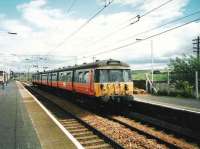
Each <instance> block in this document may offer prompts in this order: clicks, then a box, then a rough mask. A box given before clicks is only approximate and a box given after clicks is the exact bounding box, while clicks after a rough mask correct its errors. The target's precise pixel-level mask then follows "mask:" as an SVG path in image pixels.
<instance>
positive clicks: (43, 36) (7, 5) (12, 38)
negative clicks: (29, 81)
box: [0, 0, 200, 71]
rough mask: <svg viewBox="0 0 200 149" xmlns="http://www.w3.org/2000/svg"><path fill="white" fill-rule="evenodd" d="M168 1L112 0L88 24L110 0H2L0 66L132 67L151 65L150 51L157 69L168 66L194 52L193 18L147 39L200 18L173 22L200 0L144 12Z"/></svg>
mask: <svg viewBox="0 0 200 149" xmlns="http://www.w3.org/2000/svg"><path fill="white" fill-rule="evenodd" d="M110 1H111V0H110ZM167 1H168V0H114V1H113V2H112V3H111V4H110V5H109V6H107V7H106V8H105V9H104V10H103V11H101V12H100V13H99V14H98V15H97V16H96V17H94V18H93V19H92V20H91V21H89V22H88V20H89V19H90V18H91V17H92V16H93V15H95V14H96V13H97V12H98V11H99V10H101V9H102V8H103V7H104V6H105V5H106V4H108V3H109V0H106V1H105V0H84V1H83V0H56V1H55V0H6V1H5V0H4V1H3V0H2V1H0V56H1V58H0V69H7V70H8V69H11V70H13V71H26V70H27V69H30V70H32V71H34V70H37V68H36V66H39V70H42V69H43V68H47V67H48V69H53V68H58V67H66V66H69V65H74V64H75V63H77V64H82V63H84V62H92V61H93V60H97V59H98V60H102V59H110V58H112V59H118V60H121V61H124V62H127V63H128V64H129V65H130V66H131V68H132V69H151V67H152V64H151V56H152V55H153V58H154V63H153V67H154V69H160V68H162V69H163V68H166V66H167V64H168V63H169V61H170V59H173V58H175V57H177V56H182V55H183V54H186V55H191V54H193V49H192V47H193V45H192V39H194V38H196V37H197V36H198V35H200V21H195V22H192V23H190V24H188V25H185V26H183V27H180V28H178V29H175V30H172V31H170V32H167V33H164V34H162V35H159V36H156V37H153V38H149V39H147V40H143V39H146V38H148V37H150V36H152V35H155V34H158V33H160V32H163V31H165V30H168V29H170V28H173V27H176V26H179V25H182V24H184V23H186V22H189V21H193V20H195V19H199V18H200V12H198V13H196V14H195V15H192V16H191V17H187V18H185V19H180V20H179V21H173V20H176V19H179V18H182V17H184V16H187V15H190V14H191V13H194V12H197V11H200V0H172V1H170V2H168V3H167V4H166V5H164V6H162V7H160V8H159V9H156V10H155V11H152V12H151V13H148V14H146V13H147V12H149V11H150V10H152V9H154V8H156V7H158V6H159V5H161V4H163V3H165V2H167ZM143 14H146V15H145V16H143ZM138 15H139V16H143V17H141V18H140V19H139V20H138V18H137V17H136V16H138ZM170 21H173V22H172V23H169V24H167V25H165V26H163V27H160V28H157V27H159V26H161V25H163V24H166V23H168V22H170ZM86 22H88V23H87V24H85V23H86ZM131 24H132V25H131ZM153 28H156V29H154V30H152V29H153ZM147 31H148V32H147ZM7 32H16V33H17V35H11V34H7ZM136 39H140V40H136ZM141 39H142V40H141ZM130 43H132V44H130ZM124 45H129V46H124Z"/></svg>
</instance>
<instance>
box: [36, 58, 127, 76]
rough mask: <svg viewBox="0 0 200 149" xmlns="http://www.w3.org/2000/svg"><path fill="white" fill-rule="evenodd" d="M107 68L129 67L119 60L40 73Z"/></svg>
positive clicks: (100, 61) (97, 61) (99, 61)
mask: <svg viewBox="0 0 200 149" xmlns="http://www.w3.org/2000/svg"><path fill="white" fill-rule="evenodd" d="M105 66H121V67H127V68H128V67H129V65H128V64H127V63H124V62H122V61H119V60H114V59H109V60H96V61H95V62H92V63H83V64H81V65H75V66H69V67H63V68H60V69H54V70H49V71H45V72H39V73H48V72H57V71H65V70H66V71H67V70H77V69H88V68H100V67H105Z"/></svg>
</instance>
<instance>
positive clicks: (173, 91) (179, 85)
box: [133, 72, 200, 98]
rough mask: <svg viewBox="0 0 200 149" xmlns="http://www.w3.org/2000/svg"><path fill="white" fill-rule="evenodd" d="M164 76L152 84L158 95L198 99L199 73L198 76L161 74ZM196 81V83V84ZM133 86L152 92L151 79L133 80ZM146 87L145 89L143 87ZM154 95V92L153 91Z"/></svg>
mask: <svg viewBox="0 0 200 149" xmlns="http://www.w3.org/2000/svg"><path fill="white" fill-rule="evenodd" d="M162 75H166V77H163V78H165V79H163V80H159V81H156V78H155V79H154V80H155V81H154V82H153V87H154V88H155V89H156V91H157V94H159V95H169V96H184V97H196V98H199V95H198V93H199V91H200V72H198V75H197V74H196V72H190V73H176V74H175V73H167V72H166V73H163V74H162ZM197 81H198V82H197ZM133 82H134V85H135V86H136V87H138V88H141V87H142V88H143V89H146V90H148V91H150V92H152V89H153V88H152V87H151V79H150V80H149V79H148V77H146V81H145V80H135V81H133ZM145 85H146V87H145ZM153 91H154V93H155V90H153Z"/></svg>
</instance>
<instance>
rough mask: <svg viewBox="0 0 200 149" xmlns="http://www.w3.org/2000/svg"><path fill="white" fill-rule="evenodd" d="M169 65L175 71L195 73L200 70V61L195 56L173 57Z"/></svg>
mask: <svg viewBox="0 0 200 149" xmlns="http://www.w3.org/2000/svg"><path fill="white" fill-rule="evenodd" d="M169 67H170V68H171V70H172V72H173V73H194V72H195V71H200V61H198V59H197V58H196V57H194V56H186V55H183V56H182V57H181V58H179V57H176V58H175V59H171V60H170V63H169Z"/></svg>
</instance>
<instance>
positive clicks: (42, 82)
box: [32, 59, 133, 103]
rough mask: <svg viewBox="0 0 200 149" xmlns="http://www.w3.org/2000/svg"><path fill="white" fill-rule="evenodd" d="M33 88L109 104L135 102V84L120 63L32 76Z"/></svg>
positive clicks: (108, 62) (84, 66) (81, 66)
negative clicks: (52, 89) (68, 93)
mask: <svg viewBox="0 0 200 149" xmlns="http://www.w3.org/2000/svg"><path fill="white" fill-rule="evenodd" d="M32 83H33V85H38V86H43V87H48V88H56V89H61V90H64V91H66V92H71V93H75V94H78V95H81V96H87V98H91V99H96V100H98V101H102V102H104V103H107V102H127V101H132V100H133V82H132V80H131V70H130V67H129V65H128V64H126V63H123V62H121V61H118V60H112V59H109V60H101V61H98V60H97V61H96V62H93V63H88V64H86V63H84V64H82V65H76V66H73V67H67V68H62V69H57V70H51V71H46V72H38V73H35V74H33V76H32Z"/></svg>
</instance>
